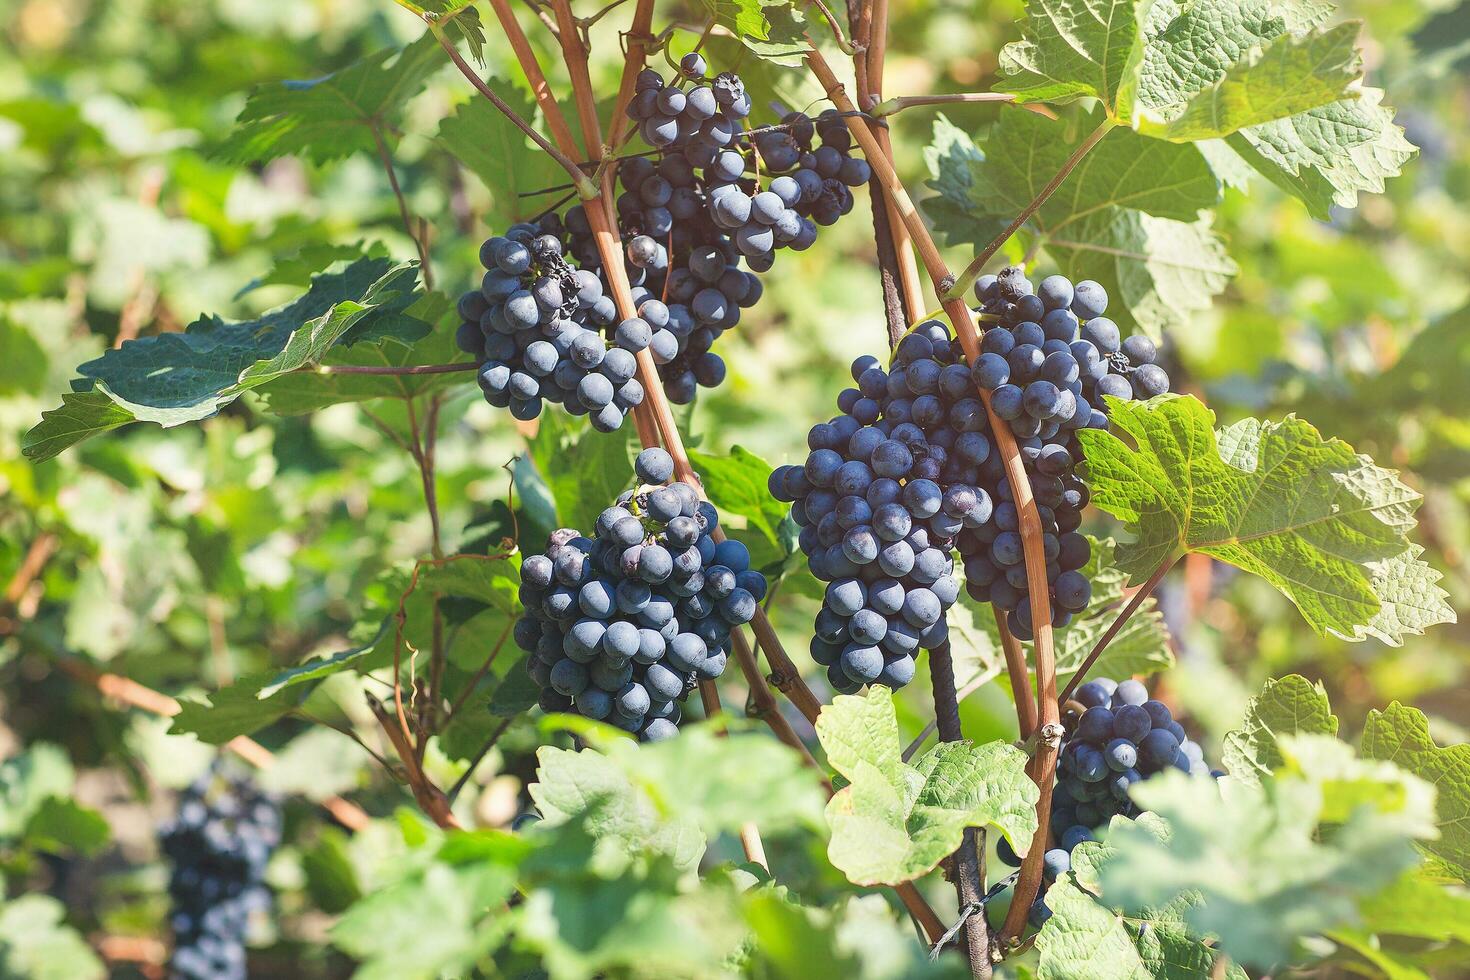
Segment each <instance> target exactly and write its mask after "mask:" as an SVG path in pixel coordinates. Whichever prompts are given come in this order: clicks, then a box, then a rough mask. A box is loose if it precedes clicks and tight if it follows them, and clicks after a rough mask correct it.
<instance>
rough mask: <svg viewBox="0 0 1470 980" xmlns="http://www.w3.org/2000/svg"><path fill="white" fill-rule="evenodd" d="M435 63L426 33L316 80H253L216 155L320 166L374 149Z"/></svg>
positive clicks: (434, 47)
mask: <svg viewBox="0 0 1470 980" xmlns="http://www.w3.org/2000/svg"><path fill="white" fill-rule="evenodd" d="M443 66H444V52H443V51H442V50H441V49H440V47H439V44H438V42H437V41H435V40H434V37H433V35H432V34H429V33H427V32H426V33H425V34H424V36H423V37H421V38H419V39H418V40H417V41H415V42H413V43H412V44H410V45H409V46H408V47H406V48H402V49H399V48H385V49H383V50H382V51H378V52H376V53H375V54H371V55H369V56H368V57H366V58H364V59H363V60H361V61H358V62H355V63H354V64H351V65H348V66H347V67H346V68H344V69H342V70H341V71H337V72H333V73H332V74H330V75H324V76H322V77H321V78H316V79H311V80H309V81H286V82H272V83H269V84H266V85H261V86H259V87H257V88H256V89H255V90H254V91H252V92H251V93H250V96H249V97H248V98H247V99H246V100H245V107H244V108H243V109H241V110H240V115H239V116H238V117H237V119H236V122H237V123H238V125H237V126H236V128H235V131H234V132H233V133H231V134H230V135H229V137H228V138H226V139H225V140H224V142H222V143H221V144H220V145H219V147H218V148H217V149H216V154H217V155H218V156H219V157H220V158H221V159H223V160H225V161H227V162H230V163H238V164H245V163H265V162H266V161H269V160H274V159H275V158H277V157H283V156H301V157H305V158H306V159H308V160H310V161H311V162H313V163H318V164H320V163H327V162H329V161H332V160H337V159H340V158H342V157H346V156H351V155H352V154H354V153H360V152H376V150H377V140H378V139H380V138H384V137H383V136H382V132H383V131H384V129H385V128H386V126H385V124H386V123H388V122H389V121H391V120H392V119H393V118H394V117H395V116H396V115H397V113H398V111H399V110H400V109H401V108H402V107H403V104H404V103H405V102H407V101H408V100H409V99H410V98H412V97H413V96H414V95H417V94H418V93H419V92H420V91H421V90H422V89H423V87H424V84H425V83H426V82H427V81H428V80H429V76H431V75H433V74H434V72H436V71H438V70H439V69H440V68H442V67H443Z"/></svg>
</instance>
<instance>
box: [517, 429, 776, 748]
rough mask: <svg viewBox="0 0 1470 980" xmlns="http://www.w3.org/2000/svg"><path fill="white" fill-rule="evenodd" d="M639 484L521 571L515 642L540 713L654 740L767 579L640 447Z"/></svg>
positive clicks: (676, 715)
mask: <svg viewBox="0 0 1470 980" xmlns="http://www.w3.org/2000/svg"><path fill="white" fill-rule="evenodd" d="M634 469H635V471H636V475H637V477H638V483H639V486H638V487H636V488H634V489H632V490H628V491H626V492H625V493H623V494H622V495H621V496H619V497H618V500H617V503H616V504H615V505H614V506H612V507H609V508H607V509H606V510H604V511H603V512H602V513H601V514H600V515H599V516H598V518H597V526H596V529H595V531H594V536H593V537H586V536H584V535H582V534H581V533H580V532H578V531H576V530H573V529H571V528H563V529H561V530H558V531H555V532H553V533H552V535H551V540H550V542H549V544H548V547H547V549H546V551H545V552H544V553H542V554H537V555H530V556H528V557H527V558H526V559H525V561H524V563H523V564H522V565H521V589H520V598H521V603H522V605H524V607H525V614H524V616H523V617H522V618H521V619H520V620H519V621H518V622H517V623H516V626H515V639H516V642H517V643H518V644H519V645H520V646H521V648H522V649H523V650H525V651H526V652H527V653H529V654H530V656H529V657H528V658H527V661H526V664H527V670H528V671H529V672H530V674H531V677H532V678H533V679H534V680H535V681H536V683H537V684H539V685H540V686H541V688H542V690H541V707H542V708H543V709H545V710H546V711H571V712H575V713H577V714H580V715H584V716H585V717H588V718H594V719H597V720H600V721H606V722H608V723H609V724H613V725H616V726H618V727H619V728H622V729H624V730H625V731H629V732H633V733H635V734H637V736H638V737H639V739H641V740H643V741H659V740H662V739H665V738H670V737H672V736H673V735H675V734H676V733H677V732H678V724H679V720H680V717H681V708H680V704H681V703H682V702H683V701H684V699H685V698H686V697H687V696H688V695H689V693H690V692H691V691H693V690H694V688H695V687H696V685H697V684H698V682H699V681H700V680H714V679H715V678H717V677H719V676H720V675H721V674H722V673H724V670H725V664H726V662H727V660H728V658H729V652H730V631H731V630H733V629H737V628H739V627H740V626H743V625H745V624H746V623H748V622H750V620H751V619H752V618H753V617H754V616H755V612H756V604H757V603H758V602H759V601H760V600H761V599H763V598H765V595H766V579H765V576H764V575H762V574H761V573H760V572H758V571H756V570H754V569H752V568H751V567H750V553H749V552H748V551H747V550H746V548H745V545H743V544H741V543H740V542H739V541H736V540H734V539H726V540H725V541H721V542H720V543H719V544H716V543H715V540H714V538H713V537H712V536H711V535H712V534H713V533H714V531H715V529H716V528H717V527H718V526H719V514H718V512H717V511H716V510H715V508H714V505H712V504H710V503H709V502H708V501H701V500H700V499H699V495H698V494H697V493H696V492H695V490H694V488H693V487H691V486H689V485H688V484H687V483H680V482H669V481H670V479H671V477H672V476H673V473H674V461H673V458H672V457H671V456H670V455H669V454H668V453H667V452H665V451H664V450H662V449H645V450H644V451H643V452H642V453H640V454H639V456H638V459H637V461H636V463H635V466H634Z"/></svg>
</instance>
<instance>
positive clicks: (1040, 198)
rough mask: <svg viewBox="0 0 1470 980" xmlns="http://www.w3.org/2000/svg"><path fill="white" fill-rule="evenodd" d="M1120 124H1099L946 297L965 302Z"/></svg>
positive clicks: (984, 249) (971, 262) (954, 284)
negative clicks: (997, 255)
mask: <svg viewBox="0 0 1470 980" xmlns="http://www.w3.org/2000/svg"><path fill="white" fill-rule="evenodd" d="M1117 125H1118V124H1117V123H1115V122H1113V120H1111V119H1104V120H1103V121H1102V122H1101V123H1099V124H1098V126H1097V128H1096V129H1094V130H1093V131H1092V132H1091V133H1088V134H1087V138H1086V139H1084V140H1083V141H1082V142H1081V143H1079V144H1077V147H1076V149H1074V150H1073V151H1072V152H1071V153H1070V154H1069V155H1068V156H1067V159H1066V160H1065V161H1063V162H1062V166H1061V168H1060V169H1059V170H1057V172H1056V173H1055V174H1053V175H1052V178H1051V180H1049V181H1047V182H1046V186H1044V187H1042V188H1041V190H1039V191H1037V193H1036V196H1035V197H1034V198H1032V199H1031V201H1030V202H1029V203H1027V205H1026V206H1025V207H1024V208H1022V209H1021V212H1020V214H1017V215H1016V217H1015V218H1014V219H1012V221H1011V223H1010V224H1008V225H1006V227H1005V229H1004V230H1003V231H1001V233H1000V234H999V235H996V236H995V237H994V238H993V239H991V241H990V244H989V245H986V246H985V248H983V249H981V251H980V254H979V255H977V256H975V257H974V258H973V259H972V260H970V264H969V265H967V266H965V268H964V271H963V272H961V273H960V275H959V278H958V279H955V280H954V281H953V282H951V283H950V284H949V288H948V289H945V290H944V297H943V298H944V299H962V298H963V297H964V295H965V293H966V292H968V291H969V289H970V286H972V285H973V284H974V282H975V280H976V279H978V278H979V277H980V272H981V271H982V270H983V269H984V268H985V263H987V262H989V261H990V260H991V259H992V258H994V256H995V253H996V252H999V251H1000V249H1001V246H1003V245H1004V244H1005V243H1006V242H1008V241H1010V240H1011V236H1012V235H1014V234H1015V233H1016V232H1017V231H1019V230H1020V228H1021V226H1022V225H1024V224H1025V223H1026V222H1028V221H1030V220H1031V216H1032V215H1034V214H1035V213H1036V212H1037V211H1039V210H1040V209H1041V206H1042V205H1043V204H1045V203H1046V202H1047V201H1048V200H1049V199H1050V198H1051V196H1052V195H1053V194H1055V193H1056V190H1057V188H1058V187H1061V186H1062V182H1063V181H1065V180H1066V179H1067V177H1068V176H1069V175H1070V174H1071V173H1072V171H1073V170H1075V169H1076V167H1077V164H1079V163H1081V162H1082V158H1083V157H1085V156H1087V154H1088V151H1090V150H1091V149H1092V148H1093V147H1094V146H1096V145H1097V144H1098V143H1100V142H1102V138H1103V137H1104V136H1106V135H1108V133H1110V132H1112V131H1113V128H1114V127H1115V126H1117Z"/></svg>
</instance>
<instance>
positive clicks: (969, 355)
mask: <svg viewBox="0 0 1470 980" xmlns="http://www.w3.org/2000/svg"><path fill="white" fill-rule="evenodd" d="M808 41H810V37H808ZM806 59H807V64H808V66H809V67H810V68H811V69H812V72H813V74H815V75H816V76H817V79H818V80H819V81H820V82H821V83H822V87H823V89H824V91H825V92H826V93H827V96H828V97H829V98H830V99H831V100H832V102H833V103H834V104H835V105H836V106H837V108H838V109H839V110H841V111H843V112H844V113H854V112H855V109H854V107H853V104H852V100H850V99H849V98H848V97H847V93H846V91H845V90H844V89H843V86H842V84H841V83H840V82H839V81H838V80H837V77H836V76H835V75H834V74H833V73H832V69H831V67H830V66H829V65H828V64H827V61H826V59H825V58H823V57H822V53H821V52H820V51H818V50H817V49H816V47H815V45H813V47H812V49H811V50H810V51H808V52H807V55H806ZM844 118H845V119H846V122H847V126H848V129H849V130H850V131H851V132H852V135H853V137H854V138H855V139H856V140H857V141H858V143H859V144H860V145H861V146H862V148H863V153H864V155H865V156H866V157H867V159H868V163H869V165H870V166H872V167H873V169H874V170H875V171H877V172H878V175H879V176H880V177H881V178H882V180H883V183H884V186H885V187H886V188H887V190H888V193H889V195H890V197H891V198H892V200H893V202H894V205H895V207H896V209H897V211H898V213H899V215H900V216H901V217H902V219H903V221H904V223H905V224H906V225H907V226H908V230H909V234H910V235H912V236H913V242H914V247H915V248H916V249H917V250H918V252H919V256H920V258H921V259H922V260H923V262H924V266H925V269H926V271H927V272H928V274H929V278H930V279H931V280H932V281H933V282H934V283H935V285H936V288H941V287H940V284H942V283H948V282H951V281H952V279H951V276H950V272H949V269H948V268H947V267H946V266H945V263H944V259H943V257H942V256H941V255H940V254H939V249H938V248H937V247H936V246H935V244H934V239H933V238H932V237H931V236H930V234H929V230H928V228H926V227H925V226H924V221H923V219H922V218H921V217H920V216H919V212H918V209H917V208H916V207H915V206H914V203H913V201H912V199H910V198H909V196H908V192H907V191H906V190H905V189H904V186H903V182H902V181H901V180H900V179H899V177H898V173H897V172H896V171H895V170H894V168H893V164H892V162H891V161H890V160H889V159H888V157H887V156H886V155H884V153H883V150H882V146H881V144H879V142H878V140H877V138H876V137H875V136H874V135H873V131H872V129H871V128H870V126H869V123H868V121H867V120H866V119H864V118H862V117H861V116H857V115H847V116H845V117H844ZM943 308H944V312H945V314H946V315H947V316H948V318H949V320H950V323H951V325H952V326H953V329H954V333H955V336H956V337H957V338H958V339H959V341H960V345H961V347H963V348H964V351H965V357H966V359H967V361H968V362H969V363H971V364H973V363H974V362H975V360H976V358H977V357H978V356H979V352H980V341H979V336H978V334H977V332H976V330H975V321H974V317H973V314H972V313H971V312H970V309H969V307H967V306H966V305H965V304H964V302H963V301H962V300H960V299H958V298H957V297H954V296H950V297H949V298H947V299H945V301H944V303H943ZM976 390H977V391H978V393H979V395H980V398H981V402H982V404H984V406H985V411H986V415H987V416H988V417H989V419H990V424H991V430H992V432H993V434H994V436H995V444H996V448H997V450H998V451H999V452H1000V457H1001V460H1002V462H1003V464H1004V466H1005V470H1006V478H1007V479H1008V480H1009V482H1010V485H1011V490H1012V496H1013V497H1014V499H1015V503H1016V509H1017V511H1018V513H1019V517H1020V533H1021V544H1022V551H1023V554H1024V558H1025V568H1026V583H1027V592H1028V595H1029V597H1030V606H1031V621H1032V623H1033V630H1034V635H1035V637H1036V640H1035V653H1036V675H1037V685H1036V688H1037V690H1036V702H1037V704H1036V707H1037V713H1038V715H1039V720H1040V723H1041V725H1042V726H1045V725H1048V724H1055V723H1058V722H1059V720H1060V719H1059V715H1058V710H1057V704H1056V651H1055V647H1054V644H1053V636H1052V626H1051V601H1050V599H1049V590H1048V586H1047V579H1046V557H1045V555H1044V554H1043V552H1042V530H1041V518H1040V515H1039V513H1038V512H1037V506H1036V499H1035V496H1034V495H1033V494H1032V491H1031V482H1030V479H1029V478H1028V477H1027V475H1026V466H1025V461H1024V460H1023V459H1022V457H1021V453H1020V449H1019V447H1018V446H1017V445H1016V439H1015V436H1014V435H1013V434H1012V433H1011V430H1010V426H1009V425H1007V424H1006V423H1005V422H1004V421H1003V420H1001V419H1000V418H999V417H997V416H996V414H995V412H994V409H993V408H992V407H991V404H990V393H989V392H988V391H984V390H983V389H979V388H978V387H977V389H976ZM1022 669H1024V666H1023V668H1022ZM1055 769H1056V752H1055V751H1046V750H1045V749H1043V750H1042V751H1040V752H1038V753H1037V755H1036V757H1035V759H1033V760H1032V766H1031V767H1030V770H1029V773H1030V775H1031V778H1032V779H1033V780H1034V781H1035V782H1036V784H1037V786H1038V788H1039V790H1040V800H1039V802H1038V804H1037V824H1038V827H1037V834H1036V837H1035V839H1034V840H1033V842H1032V847H1031V849H1030V851H1029V852H1028V854H1027V860H1026V861H1025V862H1023V864H1022V866H1021V877H1020V879H1019V880H1018V881H1017V883H1016V895H1015V903H1013V904H1012V906H1011V911H1010V913H1009V914H1008V915H1007V918H1006V924H1005V928H1004V930H1003V931H1002V934H1001V940H1002V944H1003V945H1004V940H1005V939H1006V937H1011V936H1016V935H1019V934H1020V932H1021V930H1022V929H1023V928H1024V926H1025V922H1026V913H1027V911H1028V910H1029V908H1030V905H1031V901H1032V899H1034V898H1035V896H1036V893H1037V891H1038V889H1039V888H1040V885H1041V873H1042V866H1041V856H1042V853H1043V852H1044V851H1045V847H1044V845H1045V842H1046V840H1047V823H1048V817H1049V810H1050V803H1051V787H1050V784H1051V780H1052V779H1053V777H1054V775H1055ZM1038 845H1041V846H1038Z"/></svg>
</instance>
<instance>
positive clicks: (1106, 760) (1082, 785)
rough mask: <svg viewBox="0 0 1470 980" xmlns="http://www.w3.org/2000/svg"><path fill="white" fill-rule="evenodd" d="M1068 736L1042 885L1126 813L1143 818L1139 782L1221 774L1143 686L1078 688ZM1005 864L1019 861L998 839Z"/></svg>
mask: <svg viewBox="0 0 1470 980" xmlns="http://www.w3.org/2000/svg"><path fill="white" fill-rule="evenodd" d="M1062 721H1063V724H1064V726H1065V728H1066V730H1067V735H1066V738H1065V739H1064V740H1063V742H1062V751H1061V755H1060V756H1059V757H1058V760H1057V782H1056V786H1055V788H1054V789H1053V790H1052V797H1051V823H1050V826H1051V829H1052V834H1053V836H1054V837H1055V840H1056V846H1055V847H1052V848H1049V849H1048V850H1047V852H1046V855H1045V857H1044V859H1043V860H1044V867H1045V871H1046V874H1045V881H1046V882H1047V883H1050V882H1052V881H1055V880H1056V879H1057V877H1058V876H1059V875H1061V874H1063V873H1065V872H1066V871H1067V870H1068V869H1070V868H1071V853H1072V850H1073V848H1075V847H1076V846H1077V845H1078V844H1080V843H1082V842H1083V841H1087V840H1096V837H1095V836H1094V832H1095V831H1096V830H1098V829H1099V828H1101V827H1104V826H1106V825H1107V823H1108V821H1110V820H1111V819H1112V818H1113V817H1114V816H1116V815H1119V814H1121V815H1122V816H1125V817H1128V818H1129V819H1135V818H1137V817H1138V815H1139V814H1140V813H1141V812H1143V811H1141V810H1140V809H1139V808H1138V805H1137V804H1136V803H1134V802H1133V801H1132V799H1130V798H1129V795H1128V790H1129V787H1131V786H1132V785H1133V784H1134V783H1136V782H1139V781H1141V780H1145V779H1148V778H1150V777H1152V776H1156V775H1158V774H1159V773H1161V772H1166V771H1168V770H1170V769H1178V770H1180V771H1182V772H1185V773H1188V774H1190V775H1192V776H1207V775H1218V773H1213V772H1212V771H1211V769H1210V768H1209V766H1208V765H1206V764H1205V756H1204V750H1203V749H1201V748H1200V746H1199V743H1198V742H1194V741H1191V740H1190V738H1189V735H1188V734H1187V733H1186V732H1185V730H1184V726H1183V725H1181V724H1179V722H1177V721H1175V720H1174V716H1173V714H1172V713H1171V712H1170V711H1169V706H1168V705H1166V704H1164V703H1163V702H1162V701H1157V700H1153V699H1151V698H1149V696H1148V689H1147V688H1146V687H1144V686H1143V684H1142V683H1141V682H1140V681H1136V680H1125V681H1123V682H1121V683H1119V682H1118V681H1114V680H1110V679H1108V678H1105V677H1104V678H1098V679H1096V680H1091V681H1088V682H1087V683H1085V684H1082V685H1081V686H1079V687H1078V688H1077V691H1076V694H1075V697H1074V699H1073V700H1071V701H1069V702H1067V704H1066V705H1065V708H1064V710H1063V712H1062ZM996 849H997V851H998V853H999V856H1000V859H1001V860H1002V861H1004V862H1005V863H1007V864H1009V865H1011V866H1012V867H1017V866H1019V865H1020V863H1021V862H1020V859H1019V858H1018V857H1016V854H1015V852H1014V851H1012V850H1011V848H1010V846H1009V845H1008V844H1007V843H1006V841H1005V839H1004V838H1001V840H1000V842H999V845H998V846H997V848H996ZM1044 897H1045V895H1044V892H1043V894H1039V895H1037V897H1036V901H1035V902H1034V903H1033V904H1032V907H1031V921H1032V924H1033V925H1035V926H1036V927H1037V928H1040V927H1041V924H1042V923H1043V922H1045V921H1046V919H1047V918H1049V917H1050V915H1051V911H1050V910H1049V909H1048V908H1047V907H1046V903H1045V901H1044Z"/></svg>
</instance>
